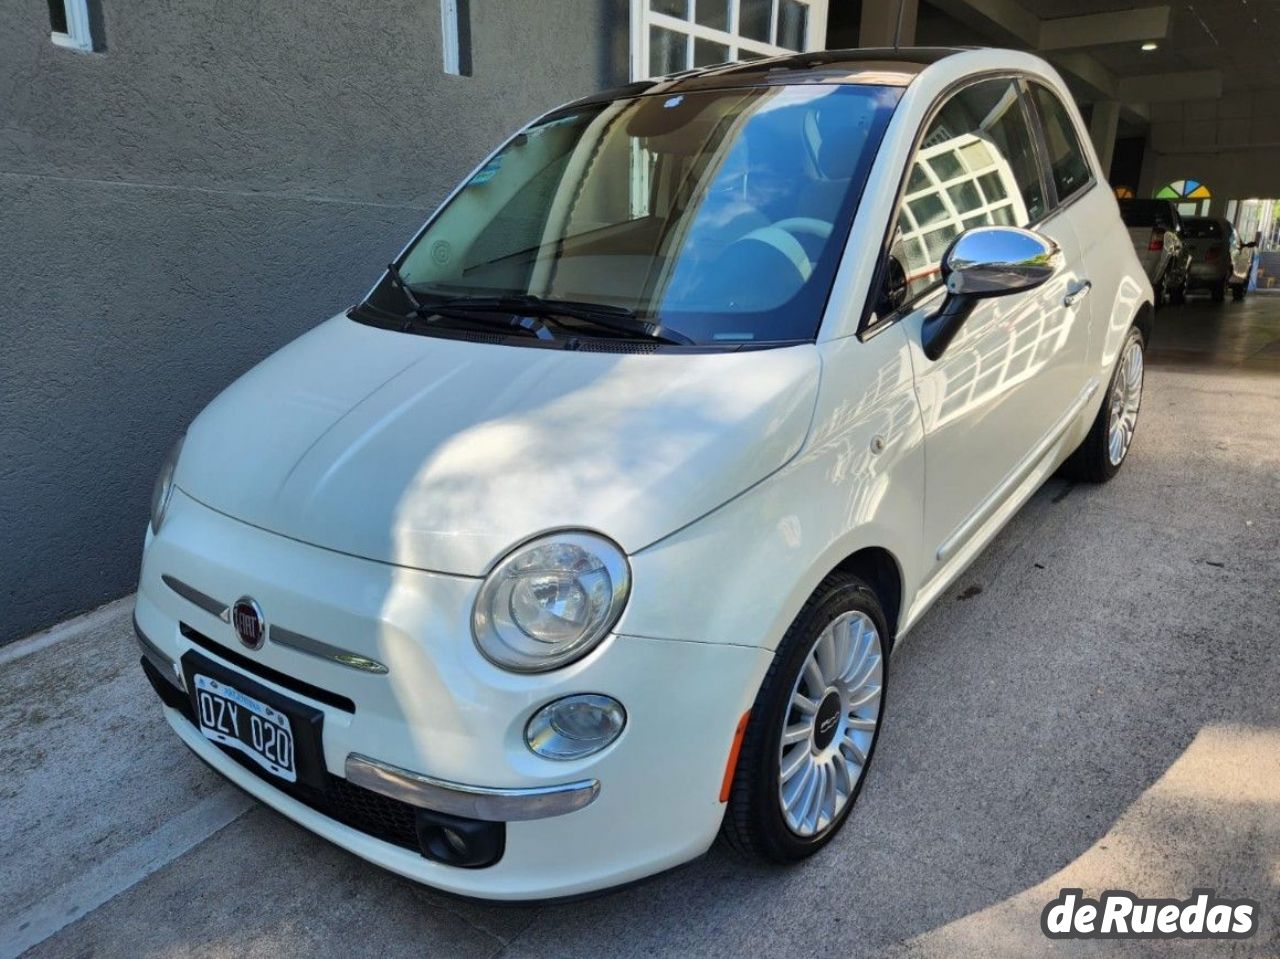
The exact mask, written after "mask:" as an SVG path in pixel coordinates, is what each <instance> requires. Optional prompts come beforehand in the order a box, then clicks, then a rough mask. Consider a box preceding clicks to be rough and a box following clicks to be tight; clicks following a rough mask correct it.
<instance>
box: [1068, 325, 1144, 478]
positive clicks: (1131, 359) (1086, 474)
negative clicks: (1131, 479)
mask: <svg viewBox="0 0 1280 959" xmlns="http://www.w3.org/2000/svg"><path fill="white" fill-rule="evenodd" d="M1145 347H1146V343H1145V341H1144V340H1143V338H1142V332H1141V331H1140V330H1139V329H1138V328H1137V327H1136V326H1133V327H1130V328H1129V335H1128V337H1126V338H1125V341H1124V346H1123V347H1122V348H1121V350H1120V357H1119V359H1117V360H1116V368H1115V370H1114V371H1113V372H1112V374H1111V383H1110V384H1109V385H1108V387H1107V395H1106V397H1105V398H1104V399H1103V401H1102V409H1100V410H1098V416H1097V418H1096V419H1095V420H1094V421H1093V426H1091V427H1090V428H1089V435H1088V436H1086V437H1085V438H1084V442H1082V443H1081V444H1080V446H1079V447H1077V449H1076V451H1075V452H1074V453H1072V454H1071V456H1070V457H1069V458H1068V459H1067V461H1066V462H1065V463H1064V464H1063V466H1062V472H1063V474H1064V475H1066V476H1067V477H1069V478H1070V479H1075V480H1082V481H1084V482H1086V483H1105V482H1106V481H1107V480H1109V479H1111V477H1113V476H1115V475H1116V473H1118V472H1120V467H1121V465H1123V463H1124V460H1125V457H1126V456H1128V455H1129V447H1130V446H1131V445H1132V443H1133V434H1134V431H1135V430H1136V429H1137V427H1138V410H1139V408H1140V407H1141V405H1142V377H1143V369H1144V362H1143V357H1144V354H1143V351H1144V349H1145Z"/></svg>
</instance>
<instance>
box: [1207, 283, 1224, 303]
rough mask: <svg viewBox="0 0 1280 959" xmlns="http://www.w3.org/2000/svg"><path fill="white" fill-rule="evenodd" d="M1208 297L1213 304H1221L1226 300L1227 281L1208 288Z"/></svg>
mask: <svg viewBox="0 0 1280 959" xmlns="http://www.w3.org/2000/svg"><path fill="white" fill-rule="evenodd" d="M1209 295H1210V296H1211V297H1213V302H1215V303H1221V302H1222V301H1223V300H1225V299H1226V298H1227V281H1226V280H1219V281H1218V282H1217V283H1215V284H1213V286H1212V287H1210V288H1209Z"/></svg>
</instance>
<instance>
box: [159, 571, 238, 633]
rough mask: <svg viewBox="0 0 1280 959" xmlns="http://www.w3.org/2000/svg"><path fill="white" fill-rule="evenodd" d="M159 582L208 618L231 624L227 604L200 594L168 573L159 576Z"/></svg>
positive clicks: (229, 609)
mask: <svg viewBox="0 0 1280 959" xmlns="http://www.w3.org/2000/svg"><path fill="white" fill-rule="evenodd" d="M160 581H161V582H162V583H164V584H165V585H166V586H168V587H169V588H170V589H171V590H173V591H174V592H175V593H177V594H178V595H179V596H181V597H182V598H183V599H185V600H186V601H187V602H189V603H194V604H195V605H196V606H199V607H200V608H201V609H203V610H204V611H205V612H206V613H208V614H209V615H210V616H216V617H218V619H220V620H222V621H223V622H224V623H229V622H231V607H230V606H229V605H228V604H227V603H220V602H218V600H216V599H214V598H213V597H212V596H209V595H206V594H205V593H202V592H200V590H198V589H196V588H195V587H194V586H188V585H187V584H186V583H184V582H183V581H182V580H180V579H178V578H176V577H174V576H170V575H169V574H168V573H163V574H161V576H160Z"/></svg>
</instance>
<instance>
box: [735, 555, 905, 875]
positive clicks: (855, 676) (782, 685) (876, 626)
mask: <svg viewBox="0 0 1280 959" xmlns="http://www.w3.org/2000/svg"><path fill="white" fill-rule="evenodd" d="M829 629H834V630H836V631H837V632H836V633H835V634H833V639H832V641H833V643H834V645H827V644H826V642H825V637H826V636H827V635H828V630H829ZM841 637H843V639H841ZM890 646H891V641H890V639H889V631H888V628H887V626H886V621H885V616H884V611H883V610H882V609H881V607H880V602H879V600H878V599H877V598H876V594H875V593H874V592H873V591H872V590H871V588H870V587H869V586H868V585H867V584H866V583H864V582H863V581H862V580H861V579H859V578H858V577H856V576H853V575H851V574H848V573H840V572H836V573H832V574H831V575H830V576H828V577H827V578H826V579H825V580H823V581H822V583H821V584H820V585H819V586H818V588H817V589H816V590H815V591H814V593H813V595H812V596H811V597H809V600H808V602H806V603H805V605H804V607H803V608H802V609H801V610H800V613H799V615H798V616H796V619H795V622H793V623H792V624H791V628H790V629H788V630H787V634H786V635H785V636H784V637H783V639H782V642H781V643H780V644H779V645H778V650H777V652H776V653H775V654H774V657H773V662H772V663H771V664H770V666H769V671H768V673H767V674H766V675H765V678H764V682H763V684H762V685H761V687H760V692H759V693H758V694H757V696H756V701H755V704H754V705H753V706H752V707H751V718H750V719H749V720H748V722H747V728H746V732H745V734H744V735H743V740H742V748H741V750H740V752H739V754H738V765H737V768H736V769H735V771H734V778H733V784H732V787H731V790H730V795H729V804H728V807H727V808H726V810H725V816H724V821H723V824H722V825H721V829H720V835H721V838H722V839H723V840H724V841H725V842H726V843H727V844H728V845H729V846H731V847H733V848H734V849H737V850H738V851H739V852H741V853H743V854H745V855H747V856H750V857H752V858H759V859H767V860H772V861H774V862H780V863H789V862H797V861H799V860H801V859H804V858H806V857H808V856H811V855H813V854H814V853H815V852H817V851H818V850H819V849H821V848H822V847H823V846H825V845H826V844H827V843H828V842H830V841H831V839H832V838H833V837H834V836H835V835H836V833H837V832H839V831H840V827H841V826H843V825H844V823H845V820H846V819H847V818H848V816H849V812H850V810H851V809H852V808H853V806H854V803H855V802H856V801H857V798H858V794H859V793H860V792H861V791H862V784H863V783H864V782H865V781H866V771H867V768H868V767H869V766H870V764H871V759H872V757H873V756H874V754H875V747H876V741H877V740H878V739H879V731H880V726H881V722H880V720H881V717H882V715H883V709H884V686H885V675H886V669H885V664H886V662H887V659H888V653H889V649H890ZM820 648H821V654H819V649H820ZM833 652H834V653H835V654H836V655H834V657H833V656H832V653H833ZM824 662H826V663H827V664H828V666H827V667H824V666H823V665H822V664H823V663H824ZM837 663H838V664H839V665H838V667H837ZM815 670H816V671H817V676H815V675H814V671H815ZM842 671H843V672H842ZM829 677H836V678H835V679H834V680H830V679H829ZM860 677H861V678H863V679H865V682H859V679H860ZM821 684H826V686H825V688H826V689H827V690H828V691H827V692H826V693H825V694H824V693H822V692H821V691H819V689H820V688H821ZM815 687H819V688H815ZM796 696H800V697H803V698H804V699H805V700H806V701H808V702H810V703H811V704H812V705H815V708H814V709H812V710H810V709H808V708H803V709H802V708H801V707H800V706H798V705H795V697H796ZM810 716H812V717H813V719H812V720H810V719H809V717H810ZM806 727H807V728H806ZM868 727H869V728H868ZM784 730H789V731H790V732H791V734H792V735H795V736H804V738H803V739H800V740H797V741H795V742H793V743H791V744H789V745H787V746H786V747H784V746H783V732H784ZM784 749H785V752H784ZM859 754H860V755H861V757H862V762H861V763H860V764H859V763H857V757H858V755H859ZM784 764H789V765H791V766H793V767H794V769H795V770H798V771H793V772H792V773H791V775H790V777H789V778H786V777H784V775H783V771H784ZM806 766H807V768H806ZM784 782H785V783H787V789H786V791H784V790H783V786H782V784H783V783H784ZM828 784H829V785H830V788H829V789H828V788H824V787H826V786H827V785H828ZM815 785H816V786H817V787H818V788H817V789H811V787H813V786H815ZM842 789H843V793H842V792H841V790H842ZM811 791H812V792H819V791H820V793H821V797H820V798H815V799H814V800H813V801H812V802H805V797H806V796H807V795H808V794H809V793H810V792H811ZM788 795H790V796H791V797H793V798H792V799H791V800H790V801H787V800H785V799H784V797H786V796H788ZM842 797H843V798H842ZM828 800H829V801H830V808H829V809H828V808H827V803H828ZM809 811H812V812H813V815H812V823H810V822H809V821H808V820H809V818H810V817H809V816H808V815H806V813H807V812H809Z"/></svg>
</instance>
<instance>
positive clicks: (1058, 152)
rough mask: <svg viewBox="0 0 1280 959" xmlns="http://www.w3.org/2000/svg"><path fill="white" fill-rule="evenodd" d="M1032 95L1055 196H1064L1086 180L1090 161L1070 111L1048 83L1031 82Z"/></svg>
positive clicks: (1078, 187)
mask: <svg viewBox="0 0 1280 959" xmlns="http://www.w3.org/2000/svg"><path fill="white" fill-rule="evenodd" d="M1031 95H1032V98H1033V99H1034V100H1035V103H1036V109H1037V110H1038V111H1039V112H1040V125H1041V127H1042V129H1043V130H1044V139H1045V144H1046V145H1047V146H1048V148H1049V167H1050V169H1051V171H1052V173H1053V185H1054V186H1055V187H1056V188H1057V191H1058V199H1059V200H1065V199H1067V198H1068V197H1069V196H1071V195H1072V194H1074V193H1075V192H1076V191H1077V190H1079V189H1080V188H1081V187H1083V186H1084V185H1085V184H1086V183H1088V182H1089V164H1088V162H1087V161H1086V160H1085V158H1084V151H1083V150H1082V149H1081V148H1080V139H1079V137H1077V136H1076V130H1075V125H1074V124H1073V123H1072V122H1071V115H1070V114H1069V113H1067V108H1066V107H1065V106H1063V105H1062V101H1061V100H1059V99H1058V95H1057V94H1056V93H1054V92H1053V91H1052V90H1050V89H1049V88H1048V87H1044V86H1041V85H1040V84H1038V83H1035V84H1032V86H1031Z"/></svg>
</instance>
